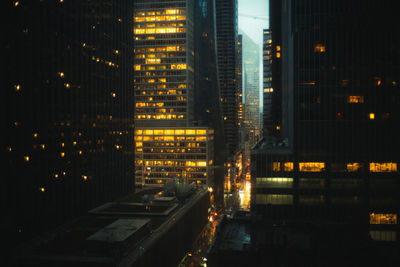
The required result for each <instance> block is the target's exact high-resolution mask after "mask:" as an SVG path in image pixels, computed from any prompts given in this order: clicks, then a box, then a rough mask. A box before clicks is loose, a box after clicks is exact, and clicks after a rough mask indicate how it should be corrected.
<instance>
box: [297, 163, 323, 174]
mask: <svg viewBox="0 0 400 267" xmlns="http://www.w3.org/2000/svg"><path fill="white" fill-rule="evenodd" d="M324 170H325V162H299V171H301V172H321V171H324Z"/></svg>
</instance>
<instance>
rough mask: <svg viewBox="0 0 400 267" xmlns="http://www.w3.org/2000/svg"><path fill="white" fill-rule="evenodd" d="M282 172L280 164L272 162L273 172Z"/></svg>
mask: <svg viewBox="0 0 400 267" xmlns="http://www.w3.org/2000/svg"><path fill="white" fill-rule="evenodd" d="M280 170H281V163H280V162H272V171H274V172H279V171H280Z"/></svg>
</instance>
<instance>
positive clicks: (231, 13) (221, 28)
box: [215, 0, 238, 155]
mask: <svg viewBox="0 0 400 267" xmlns="http://www.w3.org/2000/svg"><path fill="white" fill-rule="evenodd" d="M215 4H216V19H217V50H218V53H217V54H218V73H219V84H220V90H221V103H222V111H223V116H224V129H225V141H226V143H227V145H228V150H229V153H230V155H234V153H235V151H236V150H237V144H238V113H237V106H238V104H237V102H236V101H237V97H236V96H237V92H236V90H237V89H238V88H237V86H236V82H237V81H236V70H235V68H236V51H237V35H238V31H237V29H238V25H237V23H238V22H237V17H238V16H237V8H238V4H237V0H219V1H216V3H215Z"/></svg>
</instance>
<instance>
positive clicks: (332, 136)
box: [252, 0, 400, 241]
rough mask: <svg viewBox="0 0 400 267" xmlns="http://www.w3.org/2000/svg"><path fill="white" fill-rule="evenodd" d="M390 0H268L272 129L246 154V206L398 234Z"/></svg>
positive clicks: (399, 94)
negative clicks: (273, 133) (276, 132)
mask: <svg viewBox="0 0 400 267" xmlns="http://www.w3.org/2000/svg"><path fill="white" fill-rule="evenodd" d="M394 4H395V2H394V1H385V2H381V1H375V0H369V1H323V2H321V1H284V2H282V1H275V0H272V1H270V18H271V21H270V25H271V29H270V30H271V36H272V49H271V50H272V63H271V64H272V65H271V72H272V88H273V90H274V94H275V93H276V92H277V89H278V90H279V94H280V99H279V98H273V101H278V103H277V106H279V105H281V108H280V113H281V115H280V120H281V124H279V125H275V126H276V127H277V126H279V127H280V130H281V133H280V136H278V138H276V139H271V140H267V141H265V142H260V143H259V144H258V146H257V147H256V148H255V150H254V153H253V155H252V163H253V164H254V172H253V177H254V180H253V187H252V188H253V192H252V210H253V211H254V212H255V213H256V214H258V215H259V216H261V217H262V216H264V218H266V217H269V218H275V219H277V220H278V219H289V220H290V219H294V218H296V219H297V220H298V222H299V221H301V220H303V221H305V220H310V221H313V222H317V221H323V222H324V223H327V224H329V223H332V225H333V223H337V222H340V223H341V224H343V225H346V227H345V228H346V229H354V236H356V235H358V232H359V231H361V232H362V231H364V232H362V234H361V236H363V237H365V238H367V237H368V235H369V237H368V238H369V239H370V240H371V239H372V240H375V241H394V240H398V226H397V225H398V216H399V214H398V211H399V194H398V191H399V183H398V180H399V178H400V177H399V176H400V175H399V169H398V165H399V164H400V162H399V161H400V158H399V153H398V148H399V147H400V146H399V138H398V137H399V128H398V127H397V125H398V124H399V114H400V113H399V99H400V90H399V80H400V65H399V62H400V61H399V58H400V54H399V53H400V52H399V49H398V47H399V45H400V40H399V38H398V34H397V33H398V32H400V29H399V24H398V23H397V21H396V18H397V13H396V11H394V10H393V6H394ZM272 105H274V102H273V103H272ZM276 114H277V113H273V115H274V116H276ZM277 121H278V120H277ZM252 167H253V166H252ZM351 225H353V226H351ZM350 227H354V228H350ZM342 235H344V231H338V232H337V238H341V237H342ZM321 238H322V237H321Z"/></svg>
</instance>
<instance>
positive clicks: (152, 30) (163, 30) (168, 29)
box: [135, 27, 186, 34]
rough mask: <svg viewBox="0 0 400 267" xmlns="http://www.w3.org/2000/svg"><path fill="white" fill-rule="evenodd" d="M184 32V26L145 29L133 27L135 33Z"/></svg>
mask: <svg viewBox="0 0 400 267" xmlns="http://www.w3.org/2000/svg"><path fill="white" fill-rule="evenodd" d="M177 32H186V28H183V27H182V28H180V27H176V28H146V29H141V28H139V29H135V34H157V33H177Z"/></svg>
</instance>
